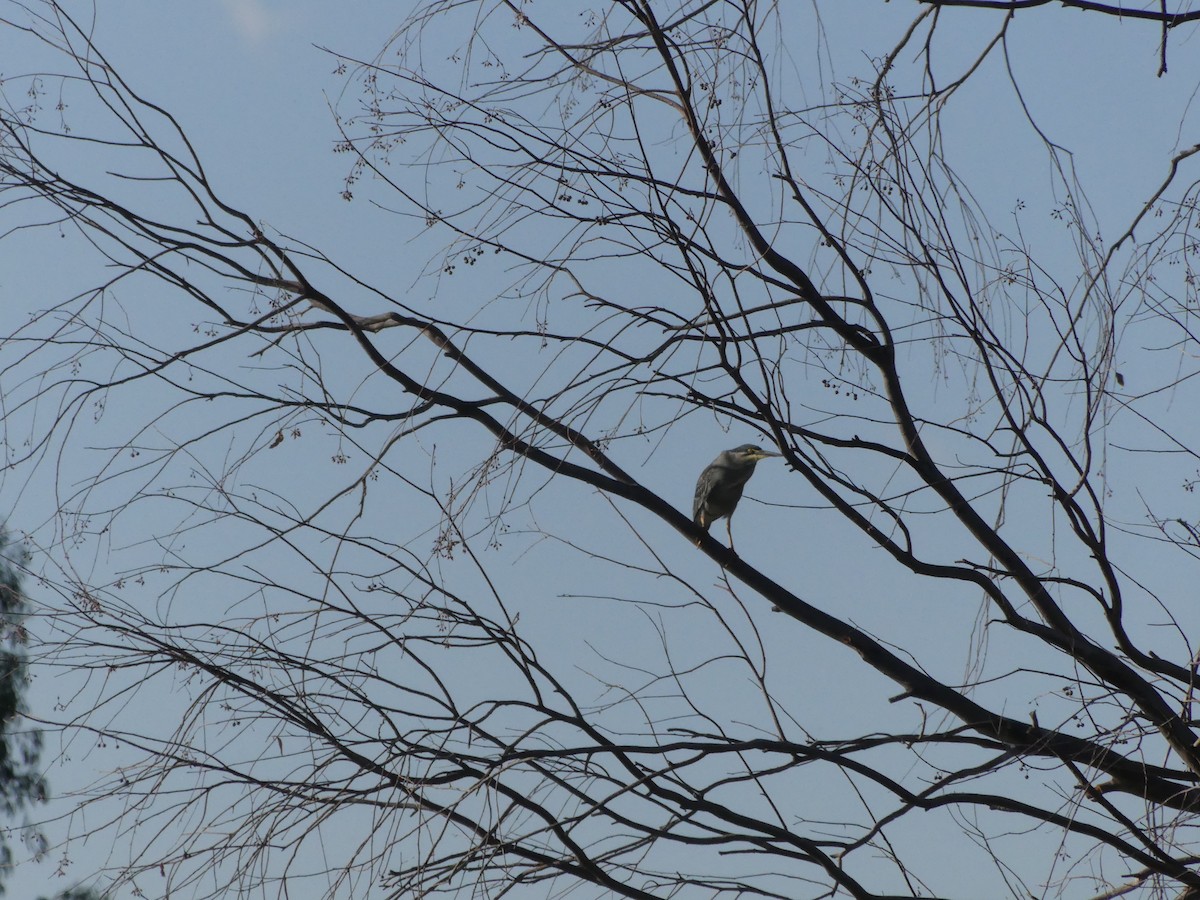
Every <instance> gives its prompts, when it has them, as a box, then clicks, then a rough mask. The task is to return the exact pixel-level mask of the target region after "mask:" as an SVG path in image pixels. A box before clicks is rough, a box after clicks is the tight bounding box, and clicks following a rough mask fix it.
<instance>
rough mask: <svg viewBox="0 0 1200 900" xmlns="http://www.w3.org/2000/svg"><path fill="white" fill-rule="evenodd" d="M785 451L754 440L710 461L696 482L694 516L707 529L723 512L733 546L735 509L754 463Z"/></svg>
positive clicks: (697, 522)
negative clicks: (770, 448)
mask: <svg viewBox="0 0 1200 900" xmlns="http://www.w3.org/2000/svg"><path fill="white" fill-rule="evenodd" d="M782 455H783V454H782V453H771V452H770V451H768V450H764V449H762V448H761V447H756V446H754V445H753V444H742V446H740V447H735V448H734V449H732V450H726V451H725V452H723V453H722V454H721V455H720V456H718V457H717V458H716V459H714V460H713V461H712V462H711V463H709V465H708V468H706V469H705V470H704V471H703V472H701V473H700V479H699V480H698V481H697V482H696V498H695V500H693V501H692V518H693V519H695V520H696V524H697V525H699V526H700V527H701V528H703V529H704V530H705V531H708V526H710V525H711V524H712V523H713V522H715V521H716V520H717V519H719V518H721V517H722V516H724V517H725V530H726V532H727V533H728V534H729V549H730V550H732V549H733V511H734V510H735V509H737V505H738V501H739V500H741V499H742V491H743V490H744V489H745V487H746V482H747V481H749V480H750V476H751V475H753V474H754V467H755V465H757V464H758V461H759V460H760V459H766V458H767V457H768V456H782Z"/></svg>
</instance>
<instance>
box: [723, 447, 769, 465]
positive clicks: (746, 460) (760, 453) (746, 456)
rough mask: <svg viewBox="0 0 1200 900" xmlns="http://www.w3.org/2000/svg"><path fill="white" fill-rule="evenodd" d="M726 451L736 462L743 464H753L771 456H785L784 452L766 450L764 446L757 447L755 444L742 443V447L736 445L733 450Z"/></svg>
mask: <svg viewBox="0 0 1200 900" xmlns="http://www.w3.org/2000/svg"><path fill="white" fill-rule="evenodd" d="M725 452H726V453H728V454H729V456H730V457H731V458H732V459H733V461H734V462H735V463H738V464H740V465H743V466H752V465H754V464H755V463H756V462H758V461H759V460H760V459H766V458H767V457H770V456H783V454H782V453H772V452H771V451H770V450H764V449H763V448H762V447H757V446H755V445H754V444H742V446H740V447H734V448H733V449H732V450H727V451H725Z"/></svg>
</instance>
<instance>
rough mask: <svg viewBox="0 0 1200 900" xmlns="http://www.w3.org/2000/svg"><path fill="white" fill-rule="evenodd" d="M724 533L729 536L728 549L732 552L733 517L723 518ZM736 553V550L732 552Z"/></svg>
mask: <svg viewBox="0 0 1200 900" xmlns="http://www.w3.org/2000/svg"><path fill="white" fill-rule="evenodd" d="M725 533H726V534H728V535H729V549H730V550H733V516H732V515H729V516H726V517H725ZM734 552H735V553H736V552H737V551H736V550H735V551H734Z"/></svg>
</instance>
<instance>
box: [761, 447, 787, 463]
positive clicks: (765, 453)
mask: <svg viewBox="0 0 1200 900" xmlns="http://www.w3.org/2000/svg"><path fill="white" fill-rule="evenodd" d="M768 456H783V454H782V453H772V452H771V451H770V450H759V451H758V453H756V454H755V456H754V461H755V462H758V461H759V460H760V459H766V458H767V457H768Z"/></svg>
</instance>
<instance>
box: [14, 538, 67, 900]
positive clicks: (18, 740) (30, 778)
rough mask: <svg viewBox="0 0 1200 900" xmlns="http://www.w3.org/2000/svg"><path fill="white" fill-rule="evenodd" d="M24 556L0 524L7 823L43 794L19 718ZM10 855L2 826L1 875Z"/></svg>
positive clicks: (35, 748)
mask: <svg viewBox="0 0 1200 900" xmlns="http://www.w3.org/2000/svg"><path fill="white" fill-rule="evenodd" d="M25 562H26V553H25V551H24V550H23V549H22V548H21V547H20V546H19V545H17V544H14V543H13V541H12V538H11V536H10V535H9V533H8V532H7V531H6V530H4V529H3V528H0V811H2V812H3V815H4V818H5V819H6V820H8V822H7V823H6V824H11V822H12V820H13V819H15V818H16V817H17V816H19V815H20V814H21V813H22V812H24V811H25V810H26V809H28V808H29V807H30V806H32V805H34V804H36V803H40V802H42V801H43V800H44V799H45V797H46V784H45V781H44V780H43V778H42V777H41V775H40V773H39V770H38V759H39V757H40V755H41V746H42V745H41V735H40V734H39V733H38V732H37V731H35V730H32V729H30V728H29V727H28V725H27V723H24V722H22V714H23V713H24V712H25V710H26V707H25V690H26V686H27V683H28V676H27V672H26V661H25V652H24V646H25V643H26V631H25V618H26V616H28V614H29V604H28V600H27V599H26V597H25V594H24V591H23V590H22V586H21V580H22V576H21V571H22V569H23V568H24V565H25ZM12 858H13V852H12V848H11V847H10V846H9V844H8V841H7V839H6V835H5V832H3V831H0V879H2V878H3V873H4V872H6V871H7V870H8V869H9V867H10V866H11V865H12ZM3 891H4V885H3V881H2V880H0V893H3ZM81 896H82V895H81ZM64 897H66V895H64Z"/></svg>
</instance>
